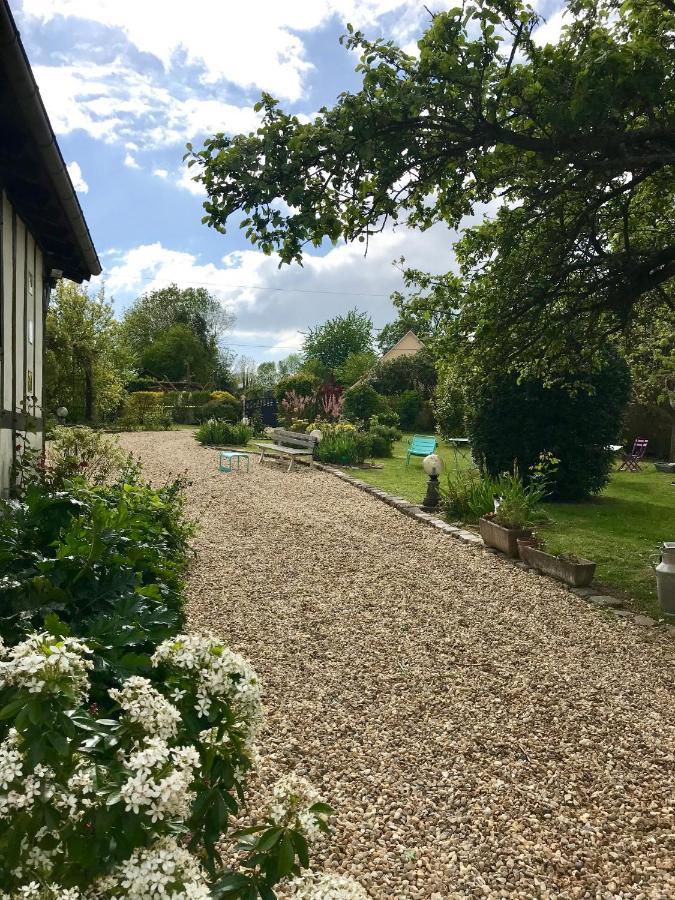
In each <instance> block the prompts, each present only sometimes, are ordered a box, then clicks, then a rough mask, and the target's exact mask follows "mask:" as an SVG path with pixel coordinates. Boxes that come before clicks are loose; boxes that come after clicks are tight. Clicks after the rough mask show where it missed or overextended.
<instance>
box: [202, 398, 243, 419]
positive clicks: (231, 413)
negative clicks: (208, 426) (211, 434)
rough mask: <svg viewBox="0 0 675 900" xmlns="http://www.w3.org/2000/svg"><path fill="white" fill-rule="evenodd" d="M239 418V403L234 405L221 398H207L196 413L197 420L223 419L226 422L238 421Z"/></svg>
mask: <svg viewBox="0 0 675 900" xmlns="http://www.w3.org/2000/svg"><path fill="white" fill-rule="evenodd" d="M240 418H241V404H240V403H238V404H236V406H235V405H234V404H232V403H227V402H224V401H222V400H209V402H208V403H205V404H204V406H202V407H201V408H200V409H199V410H198V412H197V415H196V419H197V420H198V421H199V422H205V421H207V420H208V419H224V420H225V421H226V422H238V421H239V419H240Z"/></svg>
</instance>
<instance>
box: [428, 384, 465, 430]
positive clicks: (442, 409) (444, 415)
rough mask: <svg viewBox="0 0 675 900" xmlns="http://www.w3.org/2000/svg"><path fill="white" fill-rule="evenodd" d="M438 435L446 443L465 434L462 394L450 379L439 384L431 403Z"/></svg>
mask: <svg viewBox="0 0 675 900" xmlns="http://www.w3.org/2000/svg"><path fill="white" fill-rule="evenodd" d="M433 408H434V416H435V418H436V426H437V429H438V433H439V434H440V436H441V437H442V438H444V439H445V440H446V441H447V440H449V439H450V438H453V437H464V435H465V434H466V408H465V401H464V392H463V391H462V388H461V387H459V386H458V385H457V382H456V381H455V380H454V379H452V378H447V379H446V380H445V381H443V382H442V384H439V386H438V391H437V393H436V397H435V399H434V403H433Z"/></svg>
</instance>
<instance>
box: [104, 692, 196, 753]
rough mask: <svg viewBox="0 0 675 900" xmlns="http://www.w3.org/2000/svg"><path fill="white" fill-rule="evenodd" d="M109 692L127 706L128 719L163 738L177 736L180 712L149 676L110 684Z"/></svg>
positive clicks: (114, 698) (125, 711)
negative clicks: (116, 684) (120, 685)
mask: <svg viewBox="0 0 675 900" xmlns="http://www.w3.org/2000/svg"><path fill="white" fill-rule="evenodd" d="M108 693H109V694H110V696H111V697H112V699H113V700H115V701H117V703H119V705H120V706H121V707H122V709H123V710H124V716H123V719H124V720H126V721H127V722H129V723H131V724H133V725H138V726H140V727H141V728H142V729H143V731H144V732H145V733H146V734H149V735H154V736H156V737H159V738H161V739H162V740H164V741H168V740H170V739H171V738H172V737H175V736H176V732H177V730H178V723H179V722H180V713H179V712H178V710H177V709H176V707H175V706H172V705H171V703H169V701H168V700H167V699H166V697H164V696H162V694H160V692H159V691H158V690H156V689H155V688H154V687H153V686H152V684H151V683H150V681H148V679H147V678H141V677H140V676H134V677H132V678H128V679H127V680H126V681H125V682H124V684H123V685H122V687H121V688H111V689H110V690H109V691H108Z"/></svg>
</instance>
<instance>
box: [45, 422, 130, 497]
mask: <svg viewBox="0 0 675 900" xmlns="http://www.w3.org/2000/svg"><path fill="white" fill-rule="evenodd" d="M48 459H49V472H50V477H51V479H52V480H53V482H54V483H56V484H61V483H63V481H64V480H65V479H67V478H72V477H73V476H75V475H83V474H84V475H86V478H87V481H89V482H90V483H91V484H103V483H104V482H105V481H108V480H109V479H110V478H111V477H113V476H114V475H119V473H120V472H121V470H122V469H123V468H124V466H125V465H127V463H128V459H129V457H128V454H126V453H124V451H123V450H122V448H121V447H120V446H119V444H118V443H117V441H115V440H113V439H112V438H109V437H106V436H105V435H103V434H101V433H100V432H98V431H94V430H93V429H91V428H87V427H86V426H84V425H73V426H65V425H55V426H54V427H53V429H52V438H51V444H50V446H49V450H48Z"/></svg>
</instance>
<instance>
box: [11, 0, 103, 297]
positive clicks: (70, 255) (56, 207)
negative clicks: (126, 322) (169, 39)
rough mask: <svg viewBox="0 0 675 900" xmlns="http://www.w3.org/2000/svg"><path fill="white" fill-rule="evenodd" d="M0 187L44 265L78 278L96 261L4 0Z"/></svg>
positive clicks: (95, 269)
mask: <svg viewBox="0 0 675 900" xmlns="http://www.w3.org/2000/svg"><path fill="white" fill-rule="evenodd" d="M0 188H3V189H4V190H5V191H6V192H7V196H8V197H9V200H10V202H11V204H12V206H13V207H14V209H15V210H16V211H17V213H18V215H20V216H21V218H22V219H23V220H24V222H25V223H26V225H27V226H28V228H29V230H30V232H31V234H32V235H33V236H34V237H35V239H36V241H37V243H38V245H39V247H40V249H41V250H42V252H43V253H44V254H45V260H46V265H47V268H48V269H49V268H55V269H60V270H61V271H62V272H63V274H64V275H65V276H66V278H70V279H72V280H73V281H77V282H80V281H83V280H84V279H88V278H91V276H92V275H98V274H99V273H100V271H101V264H100V262H99V260H98V256H97V255H96V250H95V249H94V245H93V243H92V240H91V235H90V234H89V229H88V228H87V223H86V222H85V220H84V216H83V214H82V209H81V207H80V204H79V201H78V199H77V195H76V194H75V189H74V188H73V185H72V182H71V180H70V176H69V175H68V171H67V169H66V164H65V162H64V160H63V157H62V156H61V151H60V150H59V146H58V144H57V143H56V137H55V136H54V131H53V130H52V126H51V124H50V122H49V119H48V117H47V113H46V111H45V108H44V104H43V103H42V98H41V97H40V92H39V91H38V87H37V84H36V83H35V78H34V77H33V72H32V70H31V67H30V63H29V62H28V57H27V56H26V51H25V50H24V48H23V44H22V43H21V38H20V37H19V32H18V30H17V27H16V25H15V23H14V19H13V18H12V13H11V11H10V9H9V5H8V3H7V0H0Z"/></svg>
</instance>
